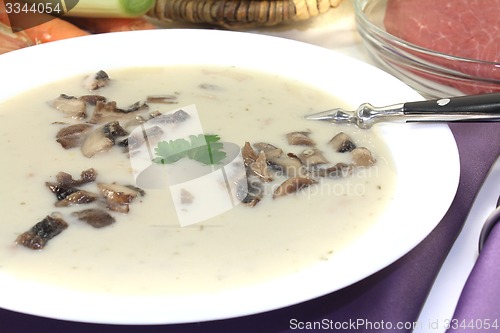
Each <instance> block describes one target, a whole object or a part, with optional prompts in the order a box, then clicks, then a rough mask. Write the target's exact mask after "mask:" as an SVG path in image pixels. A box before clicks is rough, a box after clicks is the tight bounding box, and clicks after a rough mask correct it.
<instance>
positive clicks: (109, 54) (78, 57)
mask: <svg viewBox="0 0 500 333" xmlns="http://www.w3.org/2000/svg"><path fill="white" fill-rule="evenodd" d="M193 63H195V64H214V65H231V64H232V65H235V66H240V67H243V68H249V69H259V70H264V71H269V72H275V73H278V74H283V75H285V76H290V77H293V78H298V79H301V80H302V81H305V82H307V83H310V84H315V85H317V86H319V87H329V88H330V89H332V91H335V92H336V94H338V96H341V98H342V99H343V100H344V101H346V102H348V103H349V104H351V105H352V106H353V107H356V106H357V105H359V104H360V103H362V102H371V103H372V104H374V105H385V104H392V103H398V102H402V101H411V100H419V99H422V98H421V96H420V95H418V94H417V93H416V92H414V91H413V90H412V89H410V88H409V87H408V86H406V85H405V84H403V83H402V82H400V81H398V80H397V79H395V78H394V77H392V76H390V75H388V74H387V73H385V72H383V71H381V70H379V69H376V68H375V67H372V66H369V65H366V64H364V63H362V62H358V61H356V60H353V59H351V58H348V57H346V56H343V55H340V54H337V53H334V52H332V51H329V50H326V49H323V48H320V47H316V46H312V45H309V44H304V43H300V42H296V41H291V40H287V39H280V38H275V37H265V36H261V35H253V34H245V33H237V32H224V31H212V30H157V31H141V32H130V33H119V34H106V35H95V36H89V37H83V38H76V39H70V40H66V41H62V42H56V43H51V44H45V45H40V46H36V47H31V48H28V49H23V50H20V51H16V52H12V53H7V54H5V55H2V56H0V73H2V87H1V89H0V101H2V100H4V99H6V98H9V97H10V96H13V95H15V94H18V93H21V92H23V91H25V90H27V89H30V88H32V87H36V86H39V85H42V84H46V83H49V82H51V81H54V80H60V79H63V78H66V77H69V76H74V75H77V74H82V73H88V72H91V71H95V70H99V69H113V68H124V67H131V66H140V65H144V64H147V65H150V66H152V65H172V64H193ZM380 132H381V133H382V135H383V137H384V139H385V140H386V142H387V143H388V145H389V147H390V149H391V151H392V154H393V157H394V161H395V164H396V168H397V172H398V178H399V180H398V185H397V189H396V194H395V199H394V201H393V202H392V203H391V205H390V207H389V208H388V209H387V211H386V212H385V213H384V214H383V216H382V218H381V220H380V221H379V222H378V223H377V224H376V226H375V227H373V228H371V229H370V230H369V231H368V232H366V233H365V234H364V235H362V236H360V237H359V238H358V239H356V240H355V241H354V242H353V243H352V244H351V245H350V246H348V248H346V249H345V251H343V252H339V253H338V254H337V255H334V256H333V257H332V258H331V259H330V260H328V261H325V262H324V264H321V265H317V266H314V267H311V269H308V270H305V271H303V272H301V273H300V274H296V275H293V276H286V277H283V278H280V279H277V280H273V281H267V282H265V283H261V284H258V285H253V286H248V287H245V288H241V289H237V290H232V291H227V292H221V293H218V294H215V295H195V296H190V297H173V296H172V297H116V296H109V295H94V294H92V295H90V294H84V293H81V292H78V291H76V290H75V291H67V290H65V291H64V292H63V291H62V290H60V289H58V288H56V287H54V288H49V287H44V288H40V287H39V286H38V285H37V283H36V282H35V283H28V282H20V281H16V280H14V279H12V278H11V277H9V276H8V274H6V273H5V272H2V271H1V270H0V295H2V297H1V298H0V307H3V308H6V309H11V310H15V311H19V312H24V313H29V314H35V315H40V316H46V317H54V318H59V319H66V320H74V321H83V322H96V323H119V324H159V323H180V322H195V321H204V320H213V319H222V318H230V317H236V316H242V315H248V314H253V313H258V312H263V311H267V310H272V309H276V308H280V307H284V306H288V305H291V304H296V303H299V302H303V301H306V300H309V299H312V298H315V297H318V296H321V295H325V294H327V293H330V292H333V291H336V290H339V289H341V288H343V287H345V286H348V285H351V284H352V283H354V282H357V281H359V280H361V279H363V278H365V277H367V276H369V275H370V274H372V273H375V272H376V271H378V270H380V269H382V268H384V267H386V266H387V265H389V264H391V263H393V262H394V261H395V260H397V259H398V258H400V257H401V256H403V255H404V254H405V253H407V252H408V251H410V250H411V249H412V248H413V247H414V246H416V245H417V244H418V243H419V242H420V241H421V240H422V239H423V238H425V236H427V235H428V234H429V233H430V232H431V231H432V230H433V229H434V227H435V226H436V225H437V224H438V223H439V221H440V220H441V218H442V217H443V215H444V214H445V213H446V211H447V209H448V207H449V205H450V204H451V202H452V200H453V198H454V195H455V192H456V189H457V185H458V178H459V159H458V151H457V147H456V144H455V141H454V138H453V136H452V134H451V132H450V130H449V129H448V127H447V126H445V125H394V124H393V125H381V126H380ZM30 292H34V293H36V295H37V299H41V300H50V301H43V302H36V301H33V300H32V299H29V298H26V297H19V295H20V294H28V295H29V293H30Z"/></svg>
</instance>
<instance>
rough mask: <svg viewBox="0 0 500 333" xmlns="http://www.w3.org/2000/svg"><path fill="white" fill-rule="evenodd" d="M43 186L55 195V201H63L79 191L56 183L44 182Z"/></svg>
mask: <svg viewBox="0 0 500 333" xmlns="http://www.w3.org/2000/svg"><path fill="white" fill-rule="evenodd" d="M45 186H47V187H48V188H49V190H50V191H51V192H52V193H54V194H55V195H56V198H57V200H63V199H65V198H66V197H68V196H69V195H71V194H73V193H76V192H78V191H79V189H77V188H76V187H73V186H70V185H64V184H58V183H51V182H46V183H45Z"/></svg>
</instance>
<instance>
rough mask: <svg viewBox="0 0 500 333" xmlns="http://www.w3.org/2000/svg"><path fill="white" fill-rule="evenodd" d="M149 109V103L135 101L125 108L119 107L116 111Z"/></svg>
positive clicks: (126, 111) (128, 111)
mask: <svg viewBox="0 0 500 333" xmlns="http://www.w3.org/2000/svg"><path fill="white" fill-rule="evenodd" d="M147 109H149V105H148V104H146V103H145V102H141V101H138V102H135V103H134V104H132V105H129V106H127V107H125V108H117V109H116V111H118V112H123V113H130V112H137V111H144V110H147Z"/></svg>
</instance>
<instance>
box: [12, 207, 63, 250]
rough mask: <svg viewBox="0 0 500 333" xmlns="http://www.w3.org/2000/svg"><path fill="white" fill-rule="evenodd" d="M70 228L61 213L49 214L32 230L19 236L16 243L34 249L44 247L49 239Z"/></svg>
mask: <svg viewBox="0 0 500 333" xmlns="http://www.w3.org/2000/svg"><path fill="white" fill-rule="evenodd" d="M66 228H68V223H66V221H64V220H63V219H62V217H61V216H60V215H59V214H52V215H47V216H46V217H45V218H44V219H43V220H41V221H40V222H38V223H36V224H35V225H34V226H33V227H32V228H31V229H30V230H28V231H26V232H24V233H22V234H21V235H19V237H17V239H16V243H17V244H21V245H23V246H25V247H27V248H29V249H32V250H41V249H43V248H44V247H45V246H46V245H47V242H48V241H49V240H51V239H52V238H54V237H55V236H57V235H59V234H60V233H61V232H62V231H64V230H65V229H66Z"/></svg>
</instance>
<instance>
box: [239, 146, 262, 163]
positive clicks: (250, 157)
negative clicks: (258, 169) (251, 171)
mask: <svg viewBox="0 0 500 333" xmlns="http://www.w3.org/2000/svg"><path fill="white" fill-rule="evenodd" d="M241 156H242V157H243V162H244V163H245V166H250V165H251V164H252V163H253V162H255V161H256V160H257V158H258V157H259V155H258V154H257V153H256V152H255V150H254V149H253V148H252V146H251V145H250V142H248V141H246V142H245V145H244V146H243V148H241Z"/></svg>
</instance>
